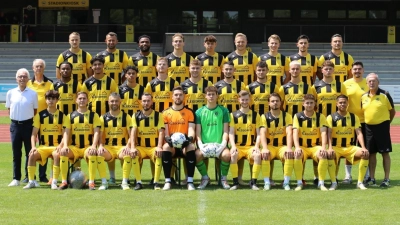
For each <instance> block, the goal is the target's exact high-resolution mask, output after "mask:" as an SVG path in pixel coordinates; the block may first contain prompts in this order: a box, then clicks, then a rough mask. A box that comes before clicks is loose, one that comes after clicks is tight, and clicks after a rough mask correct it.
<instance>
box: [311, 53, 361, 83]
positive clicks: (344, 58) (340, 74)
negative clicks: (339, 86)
mask: <svg viewBox="0 0 400 225" xmlns="http://www.w3.org/2000/svg"><path fill="white" fill-rule="evenodd" d="M326 60H330V61H331V62H333V64H335V70H334V71H333V77H334V79H335V80H336V81H339V82H342V83H343V82H344V81H345V80H347V78H348V76H349V71H350V70H351V66H352V64H353V62H354V59H353V57H352V56H351V55H350V54H347V53H346V52H344V51H342V52H341V53H340V55H338V56H337V55H335V54H333V52H332V51H329V52H327V53H325V54H323V55H321V57H320V58H319V60H318V67H322V63H324V62H325V61H326Z"/></svg>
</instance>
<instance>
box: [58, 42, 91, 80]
mask: <svg viewBox="0 0 400 225" xmlns="http://www.w3.org/2000/svg"><path fill="white" fill-rule="evenodd" d="M90 60H92V55H90V53H89V52H86V51H83V50H82V49H80V50H79V52H78V53H73V52H71V51H70V50H69V49H68V50H65V51H64V52H63V53H61V54H60V55H59V56H58V59H57V63H56V67H57V68H60V65H61V63H62V62H64V61H68V62H70V63H71V64H72V67H73V68H72V79H73V80H77V81H78V82H79V83H80V84H82V83H83V81H85V80H86V78H87V70H88V69H90V68H91V66H92V65H91V64H90Z"/></svg>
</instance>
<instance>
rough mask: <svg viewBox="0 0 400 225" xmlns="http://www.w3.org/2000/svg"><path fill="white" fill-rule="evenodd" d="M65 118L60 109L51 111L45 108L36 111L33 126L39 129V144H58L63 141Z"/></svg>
mask: <svg viewBox="0 0 400 225" xmlns="http://www.w3.org/2000/svg"><path fill="white" fill-rule="evenodd" d="M65 118H66V116H65V115H64V113H62V112H61V111H60V110H57V111H56V112H55V113H49V111H47V109H45V110H43V111H41V112H39V113H36V115H35V116H34V117H33V127H36V128H37V129H39V134H40V136H39V145H44V146H58V145H59V144H60V143H61V140H62V136H63V123H64V120H65Z"/></svg>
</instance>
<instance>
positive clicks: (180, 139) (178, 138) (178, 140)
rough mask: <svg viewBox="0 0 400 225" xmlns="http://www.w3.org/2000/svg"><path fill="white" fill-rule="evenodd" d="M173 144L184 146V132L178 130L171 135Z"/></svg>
mask: <svg viewBox="0 0 400 225" xmlns="http://www.w3.org/2000/svg"><path fill="white" fill-rule="evenodd" d="M171 141H172V145H173V146H174V148H182V145H183V143H184V142H185V141H186V137H185V135H184V134H182V133H179V132H176V133H174V134H173V135H172V136H171Z"/></svg>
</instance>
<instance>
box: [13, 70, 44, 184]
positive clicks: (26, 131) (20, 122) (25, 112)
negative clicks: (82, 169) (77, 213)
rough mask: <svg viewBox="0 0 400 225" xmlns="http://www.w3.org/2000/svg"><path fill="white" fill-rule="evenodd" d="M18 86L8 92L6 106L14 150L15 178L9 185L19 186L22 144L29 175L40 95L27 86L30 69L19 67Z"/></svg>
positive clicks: (26, 172)
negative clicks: (32, 137) (32, 139)
mask: <svg viewBox="0 0 400 225" xmlns="http://www.w3.org/2000/svg"><path fill="white" fill-rule="evenodd" d="M15 77H16V80H17V84H18V87H16V88H14V89H11V90H9V91H8V92H7V97H6V107H7V108H8V112H9V115H10V119H11V125H10V133H11V144H12V150H13V180H12V181H11V183H10V184H9V185H8V186H9V187H12V186H19V183H20V180H21V158H22V144H24V147H25V174H26V176H28V171H27V164H26V163H27V162H28V156H29V151H30V150H31V148H32V146H31V137H30V136H31V134H32V123H33V119H32V118H33V116H34V115H35V114H36V112H37V108H38V97H37V94H36V92H35V91H33V90H32V89H30V88H28V87H27V83H28V80H29V79H30V75H29V71H28V70H27V69H25V68H22V69H19V70H18V71H17V74H16V76H15Z"/></svg>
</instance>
